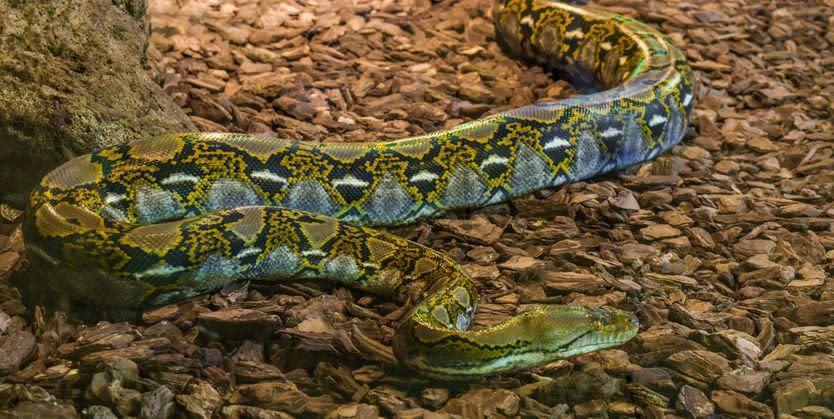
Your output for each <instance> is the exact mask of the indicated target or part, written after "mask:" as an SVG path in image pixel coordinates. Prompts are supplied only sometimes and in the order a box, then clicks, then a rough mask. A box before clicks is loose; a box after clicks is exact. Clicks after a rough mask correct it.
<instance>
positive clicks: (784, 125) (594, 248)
mask: <svg viewBox="0 0 834 419" xmlns="http://www.w3.org/2000/svg"><path fill="white" fill-rule="evenodd" d="M149 4H150V12H151V15H152V20H153V37H152V44H153V47H152V48H151V51H150V55H151V60H150V61H151V62H152V64H151V68H150V69H149V71H150V72H151V74H152V75H153V77H155V79H156V80H158V82H159V83H160V84H161V85H162V87H163V88H164V90H165V91H166V92H168V93H169V94H170V95H171V96H172V97H173V98H174V100H175V101H176V102H177V103H178V104H179V105H180V106H182V107H183V109H185V110H186V112H187V113H188V114H189V115H190V116H191V118H192V120H193V121H194V122H195V123H196V124H197V126H198V127H199V128H200V129H201V130H204V131H235V132H250V133H259V134H264V135H271V136H276V137H285V138H297V139H302V140H310V141H318V140H326V141H346V142H347V141H368V140H384V139H394V138H401V137H404V136H408V135H415V134H421V133H425V132H430V131H433V130H436V129H440V128H444V127H451V126H454V125H456V124H458V123H461V122H463V121H467V120H471V119H473V118H477V117H479V116H482V115H485V114H488V113H491V112H496V111H500V110H503V109H507V108H510V107H514V106H519V105H524V104H529V103H533V102H537V101H546V100H552V99H557V98H564V97H568V96H570V95H574V94H575V92H574V90H572V88H571V86H570V85H568V84H567V83H565V82H563V81H558V80H552V79H550V78H549V76H548V74H546V73H545V72H543V70H542V69H541V68H538V67H526V66H524V65H522V64H519V63H517V62H515V61H513V60H511V59H509V58H507V57H505V56H504V55H503V54H502V53H501V52H500V50H499V48H498V47H497V45H496V44H495V42H494V38H493V29H492V23H491V1H477V0H463V1H455V2H451V1H443V2H439V3H432V2H430V1H428V0H404V1H390V0H353V1H346V0H335V1H326V0H309V1H294V0H288V1H283V0H282V1H277V0H237V1H232V0H229V1H225V2H221V1H217V0H215V1H203V0H178V1H175V0H151V1H150V2H149ZM597 5H599V6H601V7H604V8H606V9H608V10H612V11H616V12H619V13H624V14H627V15H631V16H635V17H638V18H639V19H641V20H643V21H646V22H648V23H651V24H653V25H655V26H657V27H659V28H661V29H662V30H663V32H665V33H667V34H669V35H670V36H671V38H672V39H673V40H674V42H675V43H676V44H677V45H679V46H681V47H683V49H684V50H685V52H686V54H687V55H688V57H689V59H690V61H691V64H692V66H693V67H694V69H695V70H696V77H697V79H698V82H699V88H698V91H697V94H698V95H697V96H698V101H697V109H696V112H695V115H694V117H693V121H692V127H691V129H690V130H689V132H688V133H687V136H686V138H685V140H684V142H683V144H682V145H680V146H678V147H676V148H675V149H674V150H673V151H672V152H671V153H668V154H666V155H664V156H662V157H660V158H659V159H657V160H656V161H653V162H650V163H647V164H644V165H642V166H640V167H635V168H633V169H632V170H629V171H626V172H623V173H618V174H615V175H611V176H606V177H603V178H599V179H595V180H593V181H591V182H583V183H578V184H573V185H568V186H564V187H561V188H558V189H556V190H553V191H546V192H540V193H536V194H534V195H531V196H528V197H525V198H521V199H516V200H514V201H513V202H510V203H508V204H502V205H497V206H492V207H489V208H484V209H479V210H475V211H471V212H466V213H458V214H452V215H449V216H447V217H446V218H443V219H440V220H435V221H429V222H424V223H420V224H417V225H414V226H409V227H405V228H401V229H397V230H395V232H396V233H397V234H401V235H403V236H404V237H407V238H409V239H412V240H416V241H418V242H420V243H424V244H426V245H429V246H431V247H433V248H435V249H438V250H441V251H444V252H446V253H447V254H449V255H451V256H453V257H454V258H455V259H456V260H457V261H459V262H460V263H462V264H463V265H464V266H466V268H467V270H468V271H469V272H470V273H471V274H472V275H473V276H474V277H476V278H477V279H478V280H479V281H480V283H481V294H482V296H481V301H480V304H479V309H478V313H477V315H476V323H477V324H476V325H475V326H476V327H477V326H481V325H488V324H492V323H495V322H497V321H500V320H501V319H503V318H506V317H507V316H510V315H512V314H514V313H516V312H518V311H520V310H523V308H524V306H525V305H527V304H533V303H542V302H546V303H572V302H577V303H582V304H587V305H602V304H608V305H614V306H618V307H621V308H624V309H628V310H632V311H635V312H636V313H637V314H638V316H639V318H640V321H641V324H642V328H641V332H640V334H639V335H638V337H637V338H635V339H634V340H632V341H631V342H629V343H628V344H626V345H624V346H622V347H620V348H617V349H611V350H605V351H600V352H597V353H594V354H590V355H584V356H580V357H577V358H574V359H570V360H565V361H558V362H553V363H551V364H548V365H545V366H543V367H541V368H537V369H535V370H531V371H522V372H519V373H515V374H506V375H502V376H498V377H494V378H490V379H489V380H488V381H484V382H481V383H470V384H463V385H460V384H459V385H451V384H443V383H433V382H430V381H427V380H424V379H422V378H419V377H415V376H412V375H411V374H410V373H408V372H407V371H403V370H401V369H398V368H396V367H395V366H394V365H393V364H394V363H393V358H392V353H391V349H390V344H391V336H392V331H393V330H394V327H395V326H396V321H397V318H398V315H400V314H402V312H401V310H398V307H397V305H395V304H393V303H391V302H388V301H385V300H383V299H379V298H377V297H374V296H370V295H366V294H362V293H360V292H357V291H352V290H349V289H347V288H343V287H337V286H332V285H327V284H310V283H306V284H283V285H276V286H274V287H271V288H264V287H254V286H249V287H237V288H229V289H224V290H223V291H221V292H218V293H215V294H213V295H210V296H206V297H205V298H199V299H196V300H194V301H189V302H183V303H181V304H179V305H172V306H168V307H162V308H159V309H156V310H153V311H149V312H147V313H145V315H144V316H143V321H142V322H140V323H138V324H130V323H116V324H110V323H100V324H97V325H91V324H90V325H78V324H76V323H74V322H73V321H72V320H71V319H66V318H65V317H63V316H60V315H58V316H56V317H54V318H51V319H47V320H45V317H44V316H42V313H40V312H39V311H35V312H34V313H33V312H31V311H29V312H27V311H26V309H25V308H24V307H22V306H21V305H20V303H19V300H18V299H17V297H16V294H15V291H14V290H13V289H12V288H10V287H9V286H8V285H6V282H5V281H6V280H7V279H8V278H9V277H10V276H11V275H14V274H15V273H16V272H17V271H19V270H21V269H25V265H26V261H25V257H24V254H23V244H22V241H21V236H20V229H19V225H18V224H19V219H20V211H19V210H17V209H13V208H9V207H6V206H3V207H0V217H1V218H2V224H0V377H2V378H0V409H3V408H6V409H8V410H0V416H5V415H11V416H13V417H14V416H15V415H17V417H73V416H78V415H81V416H84V417H94V418H109V417H114V416H136V417H141V418H167V417H182V416H187V417H211V416H213V415H215V416H218V417H235V418H237V417H258V418H273V417H291V416H307V417H318V416H326V417H330V418H353V417H359V418H373V417H377V416H396V417H400V418H435V417H437V418H442V417H450V416H459V417H484V416H487V417H560V416H561V417H605V416H613V417H629V416H645V417H655V418H660V417H707V416H712V415H720V416H726V417H758V418H770V417H774V416H776V415H780V416H781V417H786V418H789V417H802V418H812V417H813V418H818V417H822V418H831V417H834V281H832V280H831V279H830V277H829V275H831V274H832V273H834V206H832V204H831V202H832V201H834V127H832V120H833V119H834V118H832V117H834V101H832V96H834V95H832V93H834V76H833V75H834V56H832V54H831V51H832V50H834V2H833V1H832V0H808V1H789V0H778V1H759V0H723V1H710V0H699V1H678V0H605V1H599V2H597ZM30 319H31V320H30ZM26 415H29V416H26ZM791 415H792V416H791Z"/></svg>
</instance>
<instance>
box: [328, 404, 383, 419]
mask: <svg viewBox="0 0 834 419" xmlns="http://www.w3.org/2000/svg"><path fill="white" fill-rule="evenodd" d="M377 417H379V407H377V406H374V405H370V404H365V403H348V404H345V405H342V406H339V407H338V408H337V409H336V410H334V411H332V412H330V413H328V414H327V416H325V419H348V418H357V419H364V418H368V419H371V418H377Z"/></svg>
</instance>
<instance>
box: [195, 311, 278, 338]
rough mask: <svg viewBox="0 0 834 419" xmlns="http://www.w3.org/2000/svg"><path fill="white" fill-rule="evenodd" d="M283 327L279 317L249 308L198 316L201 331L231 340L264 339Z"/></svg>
mask: <svg viewBox="0 0 834 419" xmlns="http://www.w3.org/2000/svg"><path fill="white" fill-rule="evenodd" d="M281 326H282V323H281V319H280V318H278V316H276V315H273V314H266V313H264V312H261V311H258V310H251V309H247V308H225V309H222V310H218V311H212V312H208V313H201V314H200V315H199V316H197V327H199V328H200V330H201V331H203V332H204V333H208V334H209V335H210V336H221V337H222V338H224V339H230V340H245V339H259V338H260V339H263V338H266V337H268V336H269V335H270V334H271V333H272V332H274V331H276V330H278V328H280V327H281Z"/></svg>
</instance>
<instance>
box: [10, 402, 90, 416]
mask: <svg viewBox="0 0 834 419" xmlns="http://www.w3.org/2000/svg"><path fill="white" fill-rule="evenodd" d="M0 417H2V418H7V419H34V418H37V419H69V418H77V417H78V412H77V411H76V410H75V408H74V407H72V406H71V405H67V404H57V403H50V402H41V401H30V400H24V401H22V402H20V403H18V404H17V405H16V406H15V407H14V408H12V409H6V410H0Z"/></svg>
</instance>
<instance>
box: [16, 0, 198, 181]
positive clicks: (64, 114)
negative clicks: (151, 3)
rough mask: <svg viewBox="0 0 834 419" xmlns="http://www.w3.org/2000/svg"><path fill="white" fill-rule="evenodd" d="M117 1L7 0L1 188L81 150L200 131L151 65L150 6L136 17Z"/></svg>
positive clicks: (37, 175)
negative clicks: (147, 65)
mask: <svg viewBox="0 0 834 419" xmlns="http://www.w3.org/2000/svg"><path fill="white" fill-rule="evenodd" d="M115 3H116V2H113V1H110V0H83V1H73V2H55V3H43V4H35V3H31V2H9V1H3V2H2V3H0V11H1V12H0V13H2V14H3V16H4V34H3V35H4V36H3V37H2V38H0V57H2V58H0V92H2V93H0V108H2V109H5V110H6V111H5V112H3V114H2V116H0V138H2V141H3V149H2V151H0V159H2V160H3V161H5V162H7V164H4V165H2V168H0V178H2V179H4V181H3V182H2V185H0V195H2V194H5V193H10V192H16V193H23V192H26V191H28V190H30V189H31V188H32V186H33V185H34V184H35V182H37V181H39V180H40V178H41V177H42V176H43V175H44V174H46V172H47V171H49V170H50V169H52V168H54V167H55V166H57V165H58V164H60V163H62V162H63V161H66V160H67V159H69V158H70V157H72V156H75V155H80V154H84V153H87V152H90V151H92V150H94V149H97V148H100V147H103V146H107V145H112V144H118V143H123V142H126V141H129V140H135V139H138V138H151V137H156V136H159V135H162V134H166V133H171V132H180V131H184V130H194V126H193V125H192V124H191V122H190V121H189V120H188V119H187V118H186V117H185V115H184V114H183V113H182V111H180V109H179V107H177V106H176V105H175V104H174V103H173V102H172V101H171V99H170V97H169V96H167V95H166V94H165V93H164V92H163V91H162V89H160V88H159V86H157V85H156V84H155V83H154V82H153V81H152V80H151V79H150V78H149V77H148V76H147V75H146V74H145V72H144V69H143V67H144V61H145V49H146V47H147V38H146V37H147V21H146V17H145V10H144V7H131V10H132V12H133V16H131V15H130V14H128V13H125V10H126V9H123V8H120V7H115V6H114V4H115ZM125 4H126V3H125ZM136 4H137V5H139V4H143V2H136ZM57 16H60V17H58V18H56V17H57Z"/></svg>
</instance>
